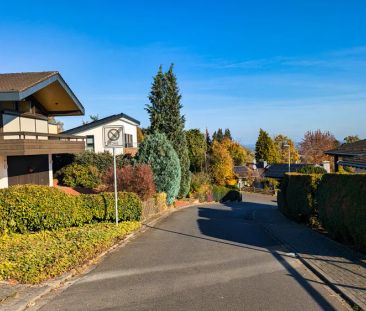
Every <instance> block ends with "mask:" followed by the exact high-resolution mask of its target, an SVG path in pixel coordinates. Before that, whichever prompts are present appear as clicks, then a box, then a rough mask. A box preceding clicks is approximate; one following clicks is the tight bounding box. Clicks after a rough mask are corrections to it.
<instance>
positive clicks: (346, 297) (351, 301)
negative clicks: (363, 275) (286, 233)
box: [261, 223, 366, 311]
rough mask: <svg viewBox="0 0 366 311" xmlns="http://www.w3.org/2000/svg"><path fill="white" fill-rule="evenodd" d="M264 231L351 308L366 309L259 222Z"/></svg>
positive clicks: (268, 227)
mask: <svg viewBox="0 0 366 311" xmlns="http://www.w3.org/2000/svg"><path fill="white" fill-rule="evenodd" d="M261 225H262V226H263V228H264V229H265V231H267V233H269V234H270V235H271V236H272V237H273V238H274V239H275V240H277V241H278V242H279V243H280V244H281V245H282V246H284V247H285V248H286V249H287V250H289V251H290V252H293V253H295V255H296V258H297V259H299V260H300V262H301V263H302V264H303V265H304V266H306V267H307V268H308V269H309V270H310V271H311V272H313V273H314V274H315V275H316V276H317V277H318V278H319V279H321V280H322V281H323V282H324V283H325V284H326V285H328V286H329V287H330V288H331V289H332V290H334V291H335V292H336V293H338V294H339V295H340V296H341V297H342V298H343V299H344V300H345V301H346V302H347V303H348V304H349V305H350V306H351V307H352V308H354V307H357V308H359V309H360V310H364V311H366V305H365V304H364V303H363V302H362V301H360V300H359V299H358V298H357V297H355V296H354V295H352V294H351V293H349V292H348V291H346V290H344V289H343V288H341V287H340V286H338V285H336V284H335V283H336V282H335V281H334V280H333V279H332V278H331V277H330V276H329V275H327V274H326V273H325V272H324V271H323V270H322V269H320V268H319V267H317V266H316V265H314V264H312V263H311V262H309V261H308V260H307V259H306V258H303V257H302V256H301V254H299V253H298V250H297V249H296V247H294V246H292V245H291V244H288V243H287V242H286V241H284V240H283V239H281V238H279V237H278V235H276V233H275V232H274V231H273V230H272V229H271V228H270V226H268V225H266V224H263V223H262V224H261Z"/></svg>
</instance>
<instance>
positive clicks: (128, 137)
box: [125, 134, 133, 148]
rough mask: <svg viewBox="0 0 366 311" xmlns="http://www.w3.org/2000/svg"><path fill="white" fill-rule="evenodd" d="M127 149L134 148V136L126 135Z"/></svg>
mask: <svg viewBox="0 0 366 311" xmlns="http://www.w3.org/2000/svg"><path fill="white" fill-rule="evenodd" d="M125 147H127V148H128V147H133V141H132V135H131V134H125Z"/></svg>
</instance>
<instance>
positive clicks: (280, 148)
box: [273, 134, 300, 163]
mask: <svg viewBox="0 0 366 311" xmlns="http://www.w3.org/2000/svg"><path fill="white" fill-rule="evenodd" d="M273 142H274V144H275V147H276V149H277V162H278V163H287V162H288V148H290V160H291V163H297V162H298V161H299V160H300V155H299V152H298V151H297V149H296V146H295V144H294V142H293V141H292V140H291V139H290V138H289V137H287V136H285V135H282V134H280V135H277V136H276V137H275V138H274V140H273ZM286 145H288V146H289V147H285V146H286Z"/></svg>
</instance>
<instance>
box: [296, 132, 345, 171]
mask: <svg viewBox="0 0 366 311" xmlns="http://www.w3.org/2000/svg"><path fill="white" fill-rule="evenodd" d="M338 145H339V142H338V141H337V139H336V138H335V137H334V135H333V134H332V133H330V132H329V131H325V132H322V131H321V130H316V131H308V132H306V133H305V136H304V138H303V140H302V142H301V143H300V148H299V151H300V154H301V158H302V161H303V162H305V163H311V164H319V163H321V162H322V161H330V160H331V157H330V156H328V155H326V154H324V151H326V150H330V149H334V148H337V147H338Z"/></svg>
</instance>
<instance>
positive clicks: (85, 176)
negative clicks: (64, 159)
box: [56, 163, 102, 188]
mask: <svg viewBox="0 0 366 311" xmlns="http://www.w3.org/2000/svg"><path fill="white" fill-rule="evenodd" d="M56 178H57V179H58V180H59V182H60V184H61V185H64V186H68V187H84V188H95V187H97V186H99V185H100V184H101V182H102V181H101V175H100V173H99V171H98V169H97V168H96V167H94V166H84V165H80V164H76V163H73V164H70V165H67V166H65V167H64V168H62V169H61V170H59V171H58V172H57V174H56Z"/></svg>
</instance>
